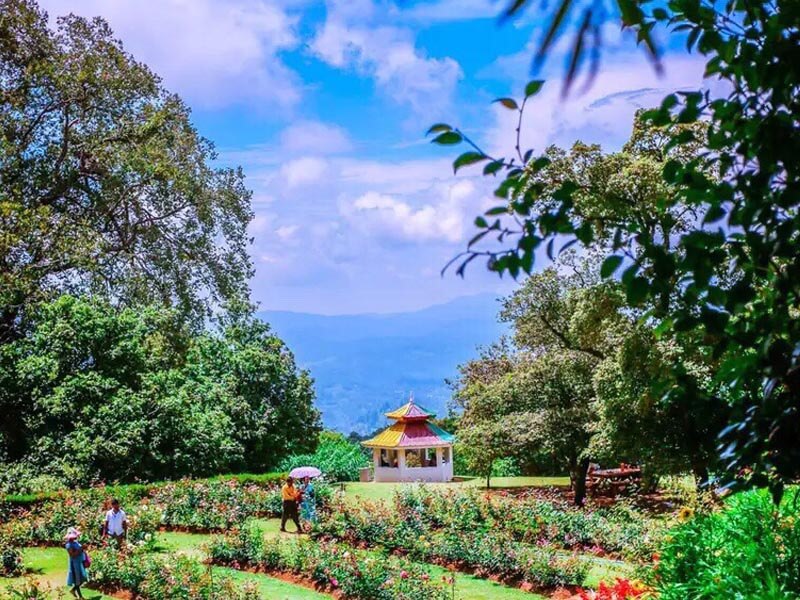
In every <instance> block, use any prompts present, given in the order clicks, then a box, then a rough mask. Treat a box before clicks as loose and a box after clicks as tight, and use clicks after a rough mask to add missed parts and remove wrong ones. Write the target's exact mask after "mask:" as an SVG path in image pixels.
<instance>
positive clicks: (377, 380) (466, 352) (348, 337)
mask: <svg viewBox="0 0 800 600" xmlns="http://www.w3.org/2000/svg"><path fill="white" fill-rule="evenodd" d="M498 309H499V304H498V302H497V300H496V298H495V296H493V295H478V296H468V297H464V298H459V299H457V300H454V301H452V302H449V303H447V304H442V305H437V306H432V307H430V308H426V309H423V310H420V311H417V312H409V313H397V314H387V315H378V314H365V315H341V316H323V315H314V314H307V313H294V312H287V311H266V312H261V313H259V316H260V317H261V318H262V319H264V320H265V321H267V322H268V323H270V325H272V327H273V328H274V330H275V331H276V332H277V334H278V335H279V336H280V337H281V338H282V339H283V340H284V341H285V342H286V343H287V344H288V345H289V348H291V350H292V351H293V352H294V354H295V357H296V358H297V362H298V364H300V366H302V367H304V368H307V369H309V370H310V371H311V375H312V376H313V377H314V379H315V381H316V389H317V405H318V406H319V408H320V410H321V411H322V416H323V420H324V422H325V425H326V426H327V427H330V428H333V429H338V430H339V431H342V432H344V433H349V432H350V431H358V432H360V433H366V432H369V431H372V430H373V429H375V428H376V427H379V426H381V425H383V424H385V423H386V419H385V417H384V416H383V413H384V412H386V411H388V410H391V409H393V408H396V407H397V406H399V405H400V404H402V403H403V402H404V401H405V399H406V398H407V397H408V394H409V393H410V392H414V397H415V398H416V399H417V400H418V401H419V403H420V404H422V405H424V406H425V407H427V408H429V409H430V410H432V411H435V412H437V413H438V414H439V415H443V414H444V412H445V410H446V405H447V401H448V399H449V397H450V390H449V388H448V387H447V384H446V383H445V379H448V378H454V377H455V376H456V375H457V373H458V370H457V367H458V365H459V364H460V363H462V362H464V361H466V360H468V359H470V358H472V357H474V356H475V355H476V347H477V346H479V345H485V344H489V343H491V342H493V341H494V340H496V339H497V338H498V337H499V336H500V335H501V333H503V332H504V331H505V325H503V324H501V323H498V322H497V311H498Z"/></svg>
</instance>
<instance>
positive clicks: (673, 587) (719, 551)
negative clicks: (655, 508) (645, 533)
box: [655, 488, 800, 600]
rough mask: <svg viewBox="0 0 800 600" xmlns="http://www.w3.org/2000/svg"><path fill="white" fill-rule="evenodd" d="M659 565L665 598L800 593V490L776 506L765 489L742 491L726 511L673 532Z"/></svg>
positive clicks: (718, 599) (717, 599)
mask: <svg viewBox="0 0 800 600" xmlns="http://www.w3.org/2000/svg"><path fill="white" fill-rule="evenodd" d="M666 540H667V541H666V543H665V544H664V546H663V548H662V550H661V555H660V560H659V562H658V565H657V568H656V575H657V577H656V580H655V581H656V585H657V587H658V590H659V592H660V598H662V600H687V599H688V600H727V599H729V598H763V599H772V600H778V599H784V598H785V599H789V598H797V597H798V596H800V490H797V489H796V488H795V489H793V490H791V491H790V492H789V493H787V494H786V497H784V499H783V501H782V502H781V504H780V505H779V506H778V507H776V506H775V505H774V504H773V503H772V501H771V499H770V497H769V496H768V495H767V494H765V493H763V492H746V493H739V494H736V495H734V496H733V497H732V498H730V499H729V500H728V501H727V502H726V503H725V506H724V508H723V509H722V510H719V511H716V512H711V513H708V514H699V515H697V516H695V517H694V518H693V519H690V520H688V521H687V522H686V523H684V524H683V525H680V526H679V527H677V528H676V529H675V530H674V531H671V532H670V534H669V536H668V537H667V538H666Z"/></svg>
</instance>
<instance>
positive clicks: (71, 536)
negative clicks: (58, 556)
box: [64, 527, 81, 540]
mask: <svg viewBox="0 0 800 600" xmlns="http://www.w3.org/2000/svg"><path fill="white" fill-rule="evenodd" d="M80 535H81V532H80V531H78V530H77V529H76V528H75V527H70V528H69V529H67V535H65V536H64V539H65V540H77V539H78V538H79V537H80Z"/></svg>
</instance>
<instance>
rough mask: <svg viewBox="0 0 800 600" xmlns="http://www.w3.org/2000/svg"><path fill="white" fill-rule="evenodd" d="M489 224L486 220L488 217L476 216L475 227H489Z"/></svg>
mask: <svg viewBox="0 0 800 600" xmlns="http://www.w3.org/2000/svg"><path fill="white" fill-rule="evenodd" d="M488 226H489V224H488V223H487V222H486V219H484V218H483V217H480V216H478V217H475V227H481V228H485V227H488Z"/></svg>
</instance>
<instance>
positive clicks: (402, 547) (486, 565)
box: [314, 502, 589, 589]
mask: <svg viewBox="0 0 800 600" xmlns="http://www.w3.org/2000/svg"><path fill="white" fill-rule="evenodd" d="M330 508H331V510H329V511H326V512H325V514H324V515H323V517H322V518H321V519H320V521H319V522H318V523H317V524H315V527H314V534H315V535H317V536H319V537H321V538H335V539H339V540H343V541H345V542H347V543H349V544H353V545H357V544H364V545H367V546H378V547H383V548H386V549H388V550H394V551H400V552H402V553H404V554H407V555H408V556H410V557H411V558H414V559H418V560H421V561H426V562H435V563H439V564H443V565H454V566H456V567H457V568H459V569H460V570H467V571H472V572H474V573H475V574H476V575H478V576H480V577H489V576H492V577H496V578H498V579H501V580H503V581H505V582H507V583H510V584H527V586H532V587H535V588H539V589H542V588H547V589H549V588H555V587H559V586H579V585H581V584H582V583H583V582H584V580H585V578H586V574H587V572H588V569H589V565H588V563H587V562H586V561H583V560H581V559H580V558H579V557H578V556H577V555H571V556H569V555H565V554H564V552H563V551H559V550H556V549H553V548H551V547H537V546H532V545H530V544H525V543H522V542H518V541H516V540H514V539H513V538H512V537H511V536H510V535H509V534H508V533H506V532H504V531H492V530H486V529H483V528H476V529H475V530H474V531H469V530H462V529H460V528H458V527H457V526H455V525H454V524H453V523H450V524H448V525H441V526H439V527H434V526H433V525H432V524H431V521H430V520H428V519H426V518H425V517H424V515H423V514H422V513H421V512H420V511H418V510H408V509H401V510H397V509H394V508H390V507H387V506H385V505H384V504H381V503H363V504H360V505H358V506H352V505H350V504H346V503H344V502H340V503H338V504H334V505H332V506H331V507H330Z"/></svg>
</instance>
